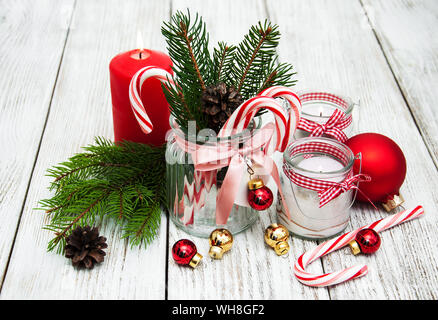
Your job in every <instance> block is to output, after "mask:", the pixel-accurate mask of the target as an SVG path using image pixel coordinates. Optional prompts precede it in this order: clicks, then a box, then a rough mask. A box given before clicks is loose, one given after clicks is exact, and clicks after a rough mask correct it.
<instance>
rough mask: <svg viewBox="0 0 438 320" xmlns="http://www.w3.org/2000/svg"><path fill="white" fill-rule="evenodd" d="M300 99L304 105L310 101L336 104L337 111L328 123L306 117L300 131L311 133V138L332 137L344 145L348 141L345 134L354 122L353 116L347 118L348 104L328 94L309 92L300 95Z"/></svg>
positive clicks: (300, 125) (338, 97) (302, 120)
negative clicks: (346, 129)
mask: <svg viewBox="0 0 438 320" xmlns="http://www.w3.org/2000/svg"><path fill="white" fill-rule="evenodd" d="M299 98H300V100H301V102H302V103H305V102H309V101H324V102H330V103H332V104H335V105H336V106H337V107H338V109H336V110H335V111H334V112H333V114H332V115H331V116H330V118H329V119H328V121H327V122H325V123H318V122H315V121H312V120H309V119H306V118H304V117H301V119H300V123H299V124H298V129H300V130H303V131H306V132H309V133H310V136H311V137H321V136H322V135H324V134H325V135H327V136H330V137H332V138H334V139H336V140H338V141H340V142H342V143H344V142H345V141H347V139H348V137H347V136H346V134H345V133H344V131H343V130H344V129H345V128H347V127H348V126H349V125H350V124H351V123H352V121H353V118H352V116H351V115H349V116H347V115H346V113H345V111H346V110H347V109H348V106H349V104H348V102H347V101H345V100H344V99H343V98H342V97H340V96H337V95H335V94H331V93H326V92H309V93H304V94H300V95H299Z"/></svg>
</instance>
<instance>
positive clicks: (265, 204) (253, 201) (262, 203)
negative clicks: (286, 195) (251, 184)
mask: <svg viewBox="0 0 438 320" xmlns="http://www.w3.org/2000/svg"><path fill="white" fill-rule="evenodd" d="M273 200H274V195H273V194H272V191H271V189H269V188H268V187H266V186H263V187H261V188H258V189H254V190H248V202H249V205H250V206H251V208H253V209H255V210H258V211H261V210H266V209H268V208H269V207H270V206H271V204H272V201H273Z"/></svg>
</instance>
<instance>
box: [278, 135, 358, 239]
mask: <svg viewBox="0 0 438 320" xmlns="http://www.w3.org/2000/svg"><path fill="white" fill-rule="evenodd" d="M354 159H355V157H354V155H353V152H352V151H351V150H350V149H349V148H348V147H347V146H346V145H344V144H342V143H340V142H339V141H336V140H333V139H328V138H323V137H319V138H316V137H308V138H302V139H300V140H297V141H295V142H294V143H292V144H291V145H289V147H288V148H287V149H286V151H285V152H284V154H283V170H282V172H281V174H280V176H281V178H280V180H281V185H282V189H283V195H284V198H285V199H284V200H285V204H286V205H287V208H288V210H289V214H290V218H289V217H288V216H287V214H286V210H284V208H283V205H282V202H281V201H279V202H278V207H277V213H278V220H279V223H281V224H283V225H284V226H286V227H287V228H288V229H289V230H290V231H291V232H292V233H293V234H294V235H297V236H299V237H302V238H305V239H326V238H329V237H332V236H335V235H337V234H339V233H341V232H342V231H343V230H344V229H345V228H346V226H347V224H348V222H349V219H350V207H351V205H352V203H353V193H354V191H353V190H352V189H350V190H348V191H345V192H343V193H341V194H340V195H339V196H337V197H335V198H334V199H332V200H331V201H329V202H328V203H327V204H325V205H324V206H322V207H320V204H321V203H320V195H319V193H318V191H315V190H314V189H309V188H308V185H306V184H305V183H303V181H307V182H309V180H307V179H306V178H308V179H312V180H311V181H312V182H321V181H323V182H329V183H330V182H333V183H338V184H341V183H342V182H344V181H345V179H347V178H349V177H351V176H352V170H353V163H354Z"/></svg>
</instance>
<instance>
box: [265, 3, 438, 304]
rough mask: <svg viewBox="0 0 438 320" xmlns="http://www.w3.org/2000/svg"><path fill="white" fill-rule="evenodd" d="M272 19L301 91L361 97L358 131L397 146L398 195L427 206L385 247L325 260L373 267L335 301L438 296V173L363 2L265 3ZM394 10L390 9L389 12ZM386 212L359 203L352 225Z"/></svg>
mask: <svg viewBox="0 0 438 320" xmlns="http://www.w3.org/2000/svg"><path fill="white" fill-rule="evenodd" d="M268 11H269V14H270V16H271V19H272V20H273V21H274V22H277V23H279V24H280V26H281V27H282V30H284V31H283V43H289V44H290V47H288V48H287V50H283V49H282V48H280V57H281V58H282V59H283V60H287V61H293V62H294V63H295V65H296V66H297V70H298V72H299V76H298V77H299V80H300V81H299V83H298V86H297V87H298V88H300V89H309V88H331V89H333V90H336V91H337V92H343V93H344V94H345V95H347V96H351V97H353V98H355V99H357V98H360V100H361V107H360V110H359V113H360V117H359V122H358V125H356V132H378V133H381V134H384V135H386V136H388V137H390V138H392V139H393V140H394V141H396V142H397V144H399V146H400V147H401V148H402V150H403V151H404V154H405V156H406V160H407V164H408V173H407V177H406V180H405V183H404V185H403V186H402V188H401V192H402V194H403V195H404V197H405V199H406V203H405V207H413V206H415V205H417V204H423V205H424V207H425V211H426V215H425V217H423V218H422V219H419V220H416V221H412V222H410V223H406V224H404V225H401V226H398V227H396V228H394V229H391V230H388V231H385V232H384V233H383V234H382V241H383V244H382V248H381V250H379V252H378V253H377V254H375V255H372V256H369V257H368V256H360V257H354V256H352V255H348V252H347V249H344V250H340V251H338V252H335V253H332V254H330V255H328V256H327V257H324V258H323V263H324V269H325V270H326V272H328V271H334V270H338V269H339V268H340V267H346V266H349V265H353V264H356V263H358V262H365V263H367V264H368V266H369V270H370V272H369V274H368V275H367V276H365V277H362V278H360V279H356V280H354V281H349V282H347V283H344V284H340V285H337V286H335V287H330V288H329V292H330V297H331V298H332V299H418V298H424V299H434V298H436V297H437V290H438V279H437V262H438V256H437V251H436V250H435V249H434V243H435V242H436V241H437V240H438V239H437V234H436V224H437V216H436V215H435V212H436V210H437V201H436V199H437V191H436V190H437V189H438V188H437V187H438V181H437V179H436V177H437V171H436V168H435V166H434V164H433V161H432V159H431V157H430V155H429V153H428V150H427V148H426V147H425V145H424V143H423V140H422V138H421V135H420V133H419V132H418V130H417V128H416V126H415V125H414V124H413V119H412V117H411V114H410V112H409V109H408V107H407V105H406V104H405V102H404V100H403V97H402V95H401V94H400V91H399V89H398V87H397V84H396V82H395V81H394V78H393V76H392V73H391V70H390V68H389V66H388V64H387V62H386V60H385V57H384V55H383V53H382V51H381V49H380V47H379V45H378V42H377V41H376V39H375V37H374V34H373V32H372V29H371V27H370V25H369V23H368V19H367V17H366V16H365V15H364V11H363V8H362V6H361V5H360V3H359V2H355V1H342V0H337V1H330V2H328V1H320V0H312V1H306V2H298V1H294V2H284V3H283V5H282V8H281V10H279V8H278V6H277V5H275V3H274V2H270V1H269V2H268ZM392 13H393V12H392ZM386 215H387V213H385V212H383V210H380V211H379V212H376V211H375V210H373V209H372V207H370V206H369V205H357V206H355V207H354V209H353V211H352V215H351V222H350V227H349V228H348V230H353V229H355V228H357V227H360V226H363V225H365V224H368V223H370V222H372V221H375V220H377V219H379V218H381V217H385V216H386Z"/></svg>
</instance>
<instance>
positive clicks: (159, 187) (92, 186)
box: [40, 138, 166, 252]
mask: <svg viewBox="0 0 438 320" xmlns="http://www.w3.org/2000/svg"><path fill="white" fill-rule="evenodd" d="M84 149H85V152H82V153H79V154H76V155H74V156H73V157H71V158H70V159H69V160H68V161H66V162H63V163H61V164H59V165H57V166H54V167H53V168H51V169H49V170H48V175H49V176H51V177H53V182H52V183H51V186H50V189H51V190H53V191H54V195H53V196H52V197H51V198H49V199H44V200H41V201H40V206H41V207H40V209H43V210H45V212H46V214H47V215H48V216H49V218H50V222H49V223H48V224H47V225H46V226H45V227H44V229H47V230H50V231H52V232H54V238H53V239H52V240H51V241H50V242H49V245H48V250H49V251H51V250H54V249H57V252H63V250H64V246H65V239H66V237H67V236H68V235H69V234H70V233H71V231H72V230H73V229H74V228H76V227H77V226H79V225H80V226H84V225H87V224H90V225H92V224H96V223H100V222H102V221H104V220H105V219H112V220H114V221H115V222H116V223H119V224H121V225H122V226H123V227H122V230H123V235H122V237H123V238H128V239H129V241H130V243H131V245H141V244H144V245H147V244H149V243H150V242H151V241H152V240H153V239H154V237H155V236H156V235H157V230H158V227H159V224H160V220H161V207H162V206H164V205H165V195H166V193H165V186H164V183H163V180H164V179H165V159H164V151H165V147H164V146H162V147H151V146H147V145H144V144H139V143H133V142H124V143H122V144H120V145H115V144H114V143H112V142H111V141H109V140H106V139H103V138H96V143H95V144H94V145H91V146H88V147H85V148H84ZM133 230H135V232H133Z"/></svg>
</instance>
